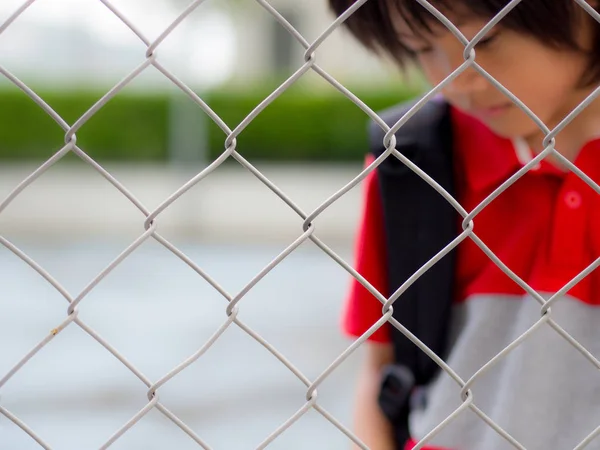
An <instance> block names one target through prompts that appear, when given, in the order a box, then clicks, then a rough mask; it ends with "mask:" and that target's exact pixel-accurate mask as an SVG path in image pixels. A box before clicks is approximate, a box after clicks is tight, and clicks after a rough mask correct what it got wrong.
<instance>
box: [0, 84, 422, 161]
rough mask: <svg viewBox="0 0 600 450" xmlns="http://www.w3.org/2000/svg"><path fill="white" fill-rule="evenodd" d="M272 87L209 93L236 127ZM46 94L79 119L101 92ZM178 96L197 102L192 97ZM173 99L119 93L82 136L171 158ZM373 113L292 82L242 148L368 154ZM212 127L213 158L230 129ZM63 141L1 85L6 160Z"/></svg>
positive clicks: (129, 154)
mask: <svg viewBox="0 0 600 450" xmlns="http://www.w3.org/2000/svg"><path fill="white" fill-rule="evenodd" d="M269 92H270V91H268V92H267V91H266V90H263V91H262V92H261V91H258V90H251V91H250V90H248V91H245V92H210V93H207V94H205V95H203V96H202V97H203V99H204V100H205V101H206V102H207V103H208V104H209V105H210V106H211V108H212V109H213V110H214V111H215V112H217V114H219V116H220V117H221V118H222V119H223V120H224V121H225V123H227V125H228V126H229V127H231V128H234V127H235V126H236V125H237V124H238V123H239V122H240V121H241V120H243V118H244V117H246V116H247V115H248V114H249V113H250V112H251V111H252V109H253V108H254V107H255V106H256V105H258V104H259V103H260V102H261V101H262V100H263V99H264V98H265V97H266V96H267V95H268V94H269ZM354 92H355V94H357V95H358V96H359V97H360V98H361V99H362V100H363V101H364V102H365V103H366V104H367V105H369V107H371V108H372V109H374V110H376V111H377V110H381V109H383V108H386V107H388V106H391V105H393V104H396V103H398V102H401V101H405V100H407V99H409V98H412V97H414V96H416V95H417V94H418V92H417V91H416V90H414V89H412V90H411V89H409V88H402V87H398V88H395V89H391V88H387V89H381V90H378V91H376V92H373V91H368V92H364V93H361V92H356V91H354ZM40 96H41V97H42V98H44V100H45V101H46V102H47V103H48V104H49V105H50V106H51V107H52V108H53V109H54V110H55V111H57V112H58V113H59V114H60V115H61V116H62V117H63V118H64V119H65V120H66V121H67V122H68V123H70V124H72V123H74V121H75V120H76V119H77V118H79V117H80V116H81V115H82V114H83V113H84V112H85V111H86V110H88V109H89V108H90V107H91V105H93V104H94V103H95V102H96V101H97V100H98V99H99V98H100V97H101V94H98V93H95V92H81V91H74V92H48V93H44V92H42V93H40ZM178 98H179V101H184V102H190V105H189V106H192V107H195V105H193V103H191V100H189V99H187V98H184V97H183V96H181V97H178ZM171 102H172V99H171V98H170V97H169V94H167V93H164V92H163V93H156V94H143V95H141V94H125V93H122V94H119V95H117V96H116V97H115V98H113V99H112V100H111V101H110V102H108V103H107V104H106V105H105V106H104V107H103V108H101V109H100V111H98V112H97V113H96V114H95V115H94V116H93V117H92V118H91V119H90V120H89V121H88V122H87V123H85V124H84V125H83V126H82V128H81V129H80V130H79V131H78V132H77V143H78V145H79V146H80V147H81V148H83V149H84V150H85V151H86V152H87V153H88V154H89V155H90V156H92V157H93V158H94V159H96V160H98V161H165V160H167V158H168V145H169V140H170V137H169V133H170V119H169V111H170V108H171V107H172V105H171ZM367 120H368V118H367V116H366V115H365V114H364V113H363V112H362V111H361V110H360V109H359V108H358V107H356V106H355V105H354V104H353V103H352V102H351V101H350V100H348V99H346V98H345V97H344V96H342V95H339V94H336V93H335V92H334V93H330V94H326V95H325V94H314V93H310V92H308V91H306V90H291V91H288V92H285V93H284V94H283V95H282V96H281V97H279V98H278V99H276V100H275V101H274V102H273V103H272V104H271V105H269V106H268V107H267V108H266V109H265V110H264V111H263V112H262V113H261V114H260V115H259V116H258V117H257V118H256V119H255V120H254V121H253V122H252V123H250V125H248V127H247V128H246V129H245V130H244V131H242V133H241V134H240V136H239V137H238V146H237V149H238V151H239V152H240V153H241V154H242V155H243V156H244V157H245V158H247V159H249V160H259V159H261V160H267V159H268V160H275V161H355V160H361V159H362V158H363V157H364V154H365V151H366V145H367V141H366V139H367V137H366V134H365V131H366V123H367ZM207 132H208V147H209V148H208V155H209V157H210V158H211V159H213V158H215V157H217V156H218V155H219V154H220V153H221V152H222V151H223V149H224V141H225V134H224V133H223V132H222V131H221V130H220V129H219V128H218V127H217V126H216V125H215V124H214V123H212V121H210V123H209V125H208V126H207ZM63 142H64V132H63V130H62V129H61V128H60V127H59V126H58V125H57V124H56V123H55V122H54V121H53V120H52V119H51V118H50V116H48V115H47V114H46V113H45V112H44V111H43V110H42V109H41V108H40V107H39V106H37V105H36V104H35V103H34V102H33V101H32V100H31V99H29V97H27V96H26V95H24V94H23V93H22V92H20V91H16V90H6V91H0V160H24V159H25V160H32V159H33V160H40V161H41V160H45V159H47V158H49V157H50V156H51V155H52V154H53V153H55V152H56V151H58V150H59V149H60V148H61V146H62V144H63ZM192 145H195V144H194V143H192ZM197 145H198V147H200V146H201V145H203V144H202V143H201V142H198V144H197Z"/></svg>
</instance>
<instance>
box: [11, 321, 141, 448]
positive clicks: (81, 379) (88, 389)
mask: <svg viewBox="0 0 600 450" xmlns="http://www.w3.org/2000/svg"><path fill="white" fill-rule="evenodd" d="M40 373H43V374H44V377H40V376H39V374H40ZM146 391H147V388H146V386H145V385H144V384H143V383H141V382H140V381H139V380H138V379H137V377H135V375H133V374H132V373H131V372H130V371H129V370H128V369H127V368H126V367H125V366H123V364H121V363H120V362H119V361H118V360H117V359H115V358H114V357H113V356H112V355H111V354H110V353H108V352H107V351H106V350H105V349H104V348H103V347H101V346H100V345H99V344H98V343H97V342H96V341H95V340H94V339H92V338H91V337H90V336H88V335H87V333H85V332H84V331H83V330H81V329H80V328H79V327H78V326H77V325H76V324H74V323H72V324H71V325H69V326H68V327H67V328H66V329H64V330H63V331H62V332H60V333H59V334H58V335H56V337H55V338H54V339H53V340H52V341H50V342H49V343H48V344H47V345H46V347H44V348H43V349H41V350H40V351H39V352H38V353H37V354H36V355H35V356H34V357H33V358H32V359H31V360H30V361H29V362H28V363H27V364H25V365H24V366H23V367H22V368H21V370H19V372H17V374H16V375H15V376H14V377H13V378H12V379H11V380H10V381H9V382H8V383H7V384H6V385H5V387H4V389H3V390H2V394H1V395H2V397H1V399H2V405H3V406H5V407H6V408H8V409H9V410H10V411H11V412H13V413H14V414H15V415H17V417H19V418H20V419H22V420H23V421H24V422H25V423H27V424H28V425H29V426H30V427H31V428H32V429H33V430H34V431H35V432H36V433H39V435H40V436H42V437H43V438H44V439H45V440H47V441H48V442H52V443H53V445H55V446H56V447H57V448H95V447H97V446H98V445H99V441H102V440H103V439H105V438H104V435H106V436H108V435H110V434H112V432H113V431H114V429H116V428H118V427H120V426H121V425H122V424H123V423H125V422H126V421H127V420H129V418H130V417H131V416H132V415H133V414H134V413H135V412H137V411H138V410H139V409H141V408H142V407H143V406H144V405H145V404H146V403H147V398H146ZM136 394H137V395H136ZM51 416H53V417H55V418H56V419H57V420H53V419H50V417H51ZM58 418H60V419H59V420H58ZM2 419H3V420H5V418H4V417H3V418H2ZM71 426H79V427H81V428H79V429H86V430H87V432H84V433H70V432H69V430H70V429H71Z"/></svg>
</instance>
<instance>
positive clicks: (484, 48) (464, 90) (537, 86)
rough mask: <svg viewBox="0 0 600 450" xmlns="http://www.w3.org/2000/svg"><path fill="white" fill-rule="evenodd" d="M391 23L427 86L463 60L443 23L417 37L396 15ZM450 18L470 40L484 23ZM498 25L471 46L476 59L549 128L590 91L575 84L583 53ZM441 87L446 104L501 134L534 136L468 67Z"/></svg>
mask: <svg viewBox="0 0 600 450" xmlns="http://www.w3.org/2000/svg"><path fill="white" fill-rule="evenodd" d="M449 18H450V19H452V18H451V17H449ZM396 22H397V23H396V29H397V31H398V36H399V39H401V41H402V42H403V43H404V44H405V45H406V47H408V48H409V49H411V50H413V51H415V52H416V54H417V58H418V62H419V64H420V66H421V68H422V69H423V71H424V73H425V75H426V77H427V78H428V80H429V81H430V82H431V83H432V84H433V85H437V84H439V83H440V82H441V81H442V80H444V79H445V78H446V77H447V76H448V75H449V74H450V73H451V72H452V71H454V70H455V69H456V68H458V67H459V66H460V65H461V64H462V63H464V58H463V52H464V46H463V45H462V44H461V43H460V42H459V41H458V40H457V39H456V38H455V37H454V35H452V34H451V33H450V32H449V31H448V30H447V29H446V28H445V27H444V26H443V25H441V24H439V25H437V24H435V25H434V27H433V29H432V31H433V32H434V34H426V35H425V37H424V38H419V37H417V36H416V35H415V34H414V33H412V32H411V31H410V28H409V27H408V26H407V24H406V23H405V22H403V20H402V19H399V20H397V21H396ZM453 23H454V24H455V25H456V26H457V28H458V29H459V30H460V31H461V32H462V33H463V35H464V36H465V37H466V38H467V39H472V38H473V37H474V36H475V35H476V34H477V32H479V30H480V29H481V28H483V26H484V25H485V24H486V23H487V22H486V20H484V19H478V18H473V19H457V20H456V21H455V20H453ZM586 23H587V22H586ZM501 24H502V22H500V24H499V25H498V26H496V27H494V28H493V29H492V30H490V31H489V32H488V33H487V35H486V36H485V37H484V38H483V39H482V40H481V41H480V43H479V44H478V45H477V46H476V48H475V51H476V62H477V63H478V64H479V65H480V66H481V67H483V69H485V70H486V71H487V72H488V73H489V74H490V75H492V76H493V77H494V78H495V79H496V80H498V81H499V82H500V83H501V84H502V85H503V86H504V87H506V88H507V89H508V90H509V91H510V92H512V93H513V94H514V95H515V96H516V97H518V98H519V99H520V100H521V101H522V102H523V103H524V104H525V105H527V106H528V107H529V108H530V109H531V110H532V111H533V113H534V114H536V115H537V116H538V118H540V119H541V120H542V121H543V122H544V123H545V124H546V125H547V126H548V127H549V128H550V129H552V128H553V127H554V126H556V125H557V124H558V123H559V122H560V121H561V120H562V119H563V118H564V117H565V116H566V115H567V114H568V113H569V112H571V110H572V109H573V108H574V107H575V106H577V104H578V103H579V102H581V101H582V100H583V99H584V98H585V95H586V94H587V93H589V92H591V88H590V89H587V90H582V89H580V88H578V85H579V82H580V79H581V77H582V74H583V73H584V71H585V70H586V68H587V64H588V59H587V56H585V55H583V54H580V53H576V52H574V51H572V50H557V49H555V48H551V47H548V46H546V45H544V44H543V43H541V42H540V41H539V40H536V39H534V38H532V37H530V36H527V35H523V34H520V33H517V32H514V31H511V30H508V29H503V28H502V27H501ZM590 34H591V33H589V32H588V31H586V30H585V28H584V27H582V28H581V36H580V39H581V40H582V44H583V45H584V46H585V45H586V44H587V43H589V41H590V38H589V36H588V35H590ZM442 92H443V94H444V96H445V97H446V99H447V100H448V101H449V102H450V103H451V104H453V105H454V106H456V107H457V108H459V109H461V110H463V111H465V112H466V113H468V114H471V115H473V116H476V117H477V118H479V119H480V120H481V121H483V122H484V123H485V124H487V125H488V127H489V128H490V129H492V130H493V131H494V132H496V133H497V134H499V135H501V136H504V137H509V138H514V137H524V138H529V137H531V136H537V135H539V132H540V130H539V128H538V127H537V126H536V125H535V124H534V122H533V121H532V120H531V119H530V118H529V117H527V115H526V114H525V113H524V112H523V111H521V110H520V108H519V107H518V106H516V105H514V104H513V103H512V102H511V100H510V99H508V98H507V97H505V96H504V94H502V93H501V92H500V91H499V90H498V89H496V88H495V87H494V86H493V85H492V84H491V83H490V82H489V81H487V80H486V79H485V78H484V77H483V76H482V75H480V74H479V73H478V72H476V71H475V69H473V68H468V69H467V70H466V71H465V72H463V73H462V74H461V75H459V76H458V78H456V79H455V80H454V81H453V82H452V83H451V84H450V85H448V86H447V87H446V88H445V89H444V90H443V91H442Z"/></svg>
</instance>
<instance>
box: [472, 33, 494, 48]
mask: <svg viewBox="0 0 600 450" xmlns="http://www.w3.org/2000/svg"><path fill="white" fill-rule="evenodd" d="M498 34H499V33H496V34H494V35H492V36H486V37H484V38H483V39H482V40H480V41H479V42H478V43H477V47H486V46H488V45H490V44H491V43H492V42H494V40H495V39H496V38H497V37H498Z"/></svg>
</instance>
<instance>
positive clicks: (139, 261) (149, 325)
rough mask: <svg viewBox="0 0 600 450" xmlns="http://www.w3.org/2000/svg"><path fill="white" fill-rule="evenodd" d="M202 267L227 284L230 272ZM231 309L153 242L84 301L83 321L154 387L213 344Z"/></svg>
mask: <svg viewBox="0 0 600 450" xmlns="http://www.w3.org/2000/svg"><path fill="white" fill-rule="evenodd" d="M199 251H200V252H201V253H202V254H205V253H208V255H207V257H209V258H210V256H212V255H214V254H215V251H212V252H211V251H210V250H205V249H204V248H199ZM199 266H200V268H201V269H203V270H205V271H206V272H207V273H208V275H209V276H211V277H213V278H216V281H217V283H223V281H227V277H226V274H227V271H226V272H225V274H223V273H212V272H213V271H212V270H211V268H208V269H207V268H205V267H203V265H202V263H199ZM222 278H226V279H225V280H223V279H222ZM226 306H227V301H226V300H225V298H223V296H222V295H221V294H219V292H218V291H216V290H215V289H214V288H213V287H212V286H211V285H210V284H209V283H208V282H206V281H205V280H204V279H202V277H201V276H199V275H198V274H197V273H196V272H195V271H194V270H192V269H191V268H190V267H189V266H187V265H186V264H185V263H184V262H183V261H181V260H180V259H179V258H177V257H176V256H175V255H174V254H173V253H172V252H170V251H169V250H167V249H166V248H164V247H163V246H162V245H161V244H159V243H158V242H156V241H155V240H154V239H152V238H150V239H149V240H148V241H147V242H145V243H144V244H142V245H141V246H140V247H139V248H138V249H137V250H136V251H135V252H134V253H133V254H131V256H129V257H128V258H127V259H125V260H124V261H123V262H122V263H121V264H120V265H119V266H117V268H116V269H115V270H114V272H112V273H111V274H110V275H108V276H107V277H106V279H104V280H103V281H102V282H101V283H100V284H99V285H98V286H96V287H95V288H94V290H92V291H91V292H90V293H89V294H88V295H87V296H86V297H85V299H84V301H83V302H82V303H81V307H80V310H81V311H80V315H81V318H82V320H84V321H86V323H87V324H89V325H90V326H91V327H92V328H94V329H95V330H96V331H97V332H98V333H99V334H100V335H101V336H102V337H103V338H105V339H106V340H107V341H108V342H109V343H111V344H112V345H113V346H114V347H115V348H116V349H117V350H118V351H119V352H120V353H121V354H122V355H124V356H125V357H126V358H127V359H128V360H129V361H130V362H131V363H133V364H134V365H135V366H136V367H137V368H138V369H139V370H141V371H142V372H143V373H144V374H145V375H146V376H147V377H148V378H150V379H151V380H152V381H153V382H154V381H158V380H159V379H160V378H161V377H163V376H164V375H166V374H167V373H168V372H169V371H171V370H172V369H173V368H175V367H176V366H177V365H179V364H180V363H182V362H183V361H184V360H186V359H187V358H188V357H189V356H191V355H192V354H194V353H195V352H196V351H198V350H199V349H200V348H201V347H202V346H203V345H204V344H205V342H206V341H208V339H209V338H210V337H211V336H212V334H213V333H214V332H215V331H216V330H217V329H218V328H219V327H220V326H221V325H222V324H223V323H224V322H225V320H226V315H225V308H226ZM182 311H185V314H182Z"/></svg>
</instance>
